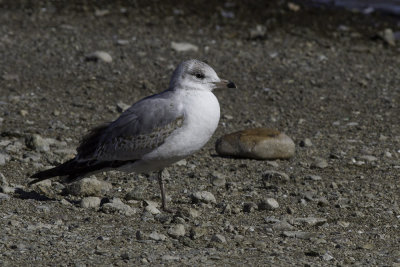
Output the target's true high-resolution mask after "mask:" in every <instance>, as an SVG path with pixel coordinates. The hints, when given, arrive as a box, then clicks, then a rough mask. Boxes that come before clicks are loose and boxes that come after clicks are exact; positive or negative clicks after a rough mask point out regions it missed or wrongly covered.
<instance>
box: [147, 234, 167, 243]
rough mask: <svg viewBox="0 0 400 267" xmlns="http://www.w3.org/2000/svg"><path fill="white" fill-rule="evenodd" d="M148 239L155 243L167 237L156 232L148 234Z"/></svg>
mask: <svg viewBox="0 0 400 267" xmlns="http://www.w3.org/2000/svg"><path fill="white" fill-rule="evenodd" d="M149 238H150V239H151V240H155V241H164V240H166V239H167V236H166V235H163V234H160V233H157V232H152V233H151V234H149Z"/></svg>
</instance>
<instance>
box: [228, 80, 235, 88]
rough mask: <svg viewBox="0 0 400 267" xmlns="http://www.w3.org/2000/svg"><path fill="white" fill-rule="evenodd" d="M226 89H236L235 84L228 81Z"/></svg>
mask: <svg viewBox="0 0 400 267" xmlns="http://www.w3.org/2000/svg"><path fill="white" fill-rule="evenodd" d="M227 87H228V88H237V87H236V84H235V83H234V82H231V81H229V83H228V84H227Z"/></svg>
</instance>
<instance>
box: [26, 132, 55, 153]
mask: <svg viewBox="0 0 400 267" xmlns="http://www.w3.org/2000/svg"><path fill="white" fill-rule="evenodd" d="M25 143H26V146H27V147H29V148H30V149H34V150H36V151H44V152H46V151H49V150H50V146H49V143H48V142H47V140H46V139H44V138H43V137H41V136H40V135H38V134H32V135H30V136H28V137H27V139H26V140H25Z"/></svg>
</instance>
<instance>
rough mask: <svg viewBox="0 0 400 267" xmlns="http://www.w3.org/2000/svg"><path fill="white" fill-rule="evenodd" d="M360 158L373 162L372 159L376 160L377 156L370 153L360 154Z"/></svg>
mask: <svg viewBox="0 0 400 267" xmlns="http://www.w3.org/2000/svg"><path fill="white" fill-rule="evenodd" d="M360 159H362V160H366V161H369V162H374V161H377V160H378V158H377V157H375V156H372V155H362V156H360Z"/></svg>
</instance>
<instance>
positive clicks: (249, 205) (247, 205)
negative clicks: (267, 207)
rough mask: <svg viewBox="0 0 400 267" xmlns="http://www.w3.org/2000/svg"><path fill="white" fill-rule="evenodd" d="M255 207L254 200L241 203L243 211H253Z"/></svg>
mask: <svg viewBox="0 0 400 267" xmlns="http://www.w3.org/2000/svg"><path fill="white" fill-rule="evenodd" d="M256 208H257V204H256V203H254V202H246V203H244V204H243V211H244V212H253V211H254V210H255V209H256Z"/></svg>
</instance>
